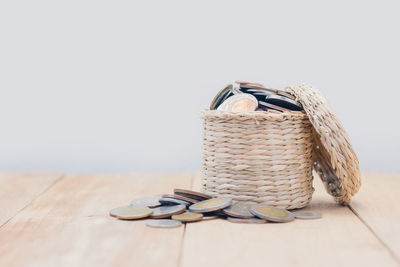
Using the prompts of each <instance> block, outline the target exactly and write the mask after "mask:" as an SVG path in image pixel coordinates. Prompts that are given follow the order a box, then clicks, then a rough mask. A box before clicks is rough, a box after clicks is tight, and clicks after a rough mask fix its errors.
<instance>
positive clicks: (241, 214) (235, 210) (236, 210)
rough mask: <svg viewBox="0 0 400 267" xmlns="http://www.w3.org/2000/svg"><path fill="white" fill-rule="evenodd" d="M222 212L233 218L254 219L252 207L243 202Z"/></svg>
mask: <svg viewBox="0 0 400 267" xmlns="http://www.w3.org/2000/svg"><path fill="white" fill-rule="evenodd" d="M222 211H223V212H224V213H225V214H227V215H229V216H232V217H238V218H254V215H253V214H251V212H250V205H249V204H246V203H243V202H236V203H234V204H232V205H231V206H230V207H228V208H226V209H223V210H222Z"/></svg>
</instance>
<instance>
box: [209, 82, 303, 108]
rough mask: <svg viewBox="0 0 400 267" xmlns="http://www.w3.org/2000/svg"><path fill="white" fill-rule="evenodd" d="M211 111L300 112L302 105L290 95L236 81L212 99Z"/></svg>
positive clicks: (259, 85)
mask: <svg viewBox="0 0 400 267" xmlns="http://www.w3.org/2000/svg"><path fill="white" fill-rule="evenodd" d="M210 109H211V110H215V109H216V110H221V111H233V112H250V111H277V112H284V111H302V110H303V107H302V105H301V104H300V103H299V102H297V101H296V99H295V97H294V96H292V95H291V94H289V93H287V92H285V91H282V90H276V89H270V88H266V87H264V86H263V85H262V84H259V83H250V82H244V81H236V82H234V83H232V84H228V85H227V86H225V87H224V88H222V89H221V91H219V92H218V94H217V95H216V96H215V97H214V99H213V101H212V102H211V105H210Z"/></svg>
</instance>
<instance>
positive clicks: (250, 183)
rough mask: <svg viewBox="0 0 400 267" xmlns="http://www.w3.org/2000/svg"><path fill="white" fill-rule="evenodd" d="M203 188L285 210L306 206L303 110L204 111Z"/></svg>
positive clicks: (307, 137) (308, 181) (308, 182)
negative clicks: (281, 111)
mask: <svg viewBox="0 0 400 267" xmlns="http://www.w3.org/2000/svg"><path fill="white" fill-rule="evenodd" d="M201 116H202V119H203V121H204V135H203V177H202V178H203V179H202V186H203V191H204V192H205V193H208V194H210V195H213V196H223V197H231V198H232V199H233V200H237V201H244V202H249V203H266V204H268V205H271V206H275V207H281V208H286V209H294V208H301V207H304V206H306V205H307V204H308V203H309V202H310V201H311V197H312V193H313V191H314V189H313V187H312V179H313V177H312V168H313V167H312V164H313V152H312V150H313V143H312V140H313V136H312V125H311V123H310V121H309V119H308V117H307V115H306V114H305V113H303V112H283V113H280V112H274V111H269V112H249V113H233V112H223V111H217V110H205V111H203V112H202V114H201Z"/></svg>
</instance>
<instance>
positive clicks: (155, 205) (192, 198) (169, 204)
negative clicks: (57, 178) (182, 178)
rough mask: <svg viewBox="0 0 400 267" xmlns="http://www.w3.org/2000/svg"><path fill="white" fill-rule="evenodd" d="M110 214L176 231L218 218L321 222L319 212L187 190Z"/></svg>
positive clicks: (137, 202) (146, 199) (138, 201)
mask: <svg viewBox="0 0 400 267" xmlns="http://www.w3.org/2000/svg"><path fill="white" fill-rule="evenodd" d="M110 215H111V216H113V217H117V218H118V219H121V220H137V219H144V218H150V219H152V220H149V221H148V222H147V226H150V227H158V228H172V227H178V226H180V225H182V223H189V222H197V221H207V220H212V219H217V218H222V219H226V220H228V221H229V222H233V223H267V222H281V223H282V222H290V221H293V220H294V219H295V218H297V219H317V218H321V214H320V213H317V212H301V211H298V212H290V211H287V210H285V209H280V208H275V207H270V206H267V205H264V204H257V205H254V204H253V205H251V204H246V203H243V202H236V203H233V202H232V199H230V198H213V197H211V196H209V195H207V194H203V193H200V192H195V191H191V190H186V189H175V190H174V193H173V194H166V195H156V196H149V197H142V198H138V199H134V200H132V201H131V203H130V205H128V206H122V207H118V208H114V209H112V210H111V211H110Z"/></svg>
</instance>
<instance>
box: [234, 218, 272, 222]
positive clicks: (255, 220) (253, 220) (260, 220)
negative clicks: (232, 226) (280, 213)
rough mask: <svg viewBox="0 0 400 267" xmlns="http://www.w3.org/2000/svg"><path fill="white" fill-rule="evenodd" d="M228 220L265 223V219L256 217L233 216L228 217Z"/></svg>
mask: <svg viewBox="0 0 400 267" xmlns="http://www.w3.org/2000/svg"><path fill="white" fill-rule="evenodd" d="M228 221H230V222H233V223H267V221H266V220H262V219H258V218H235V217H228Z"/></svg>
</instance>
